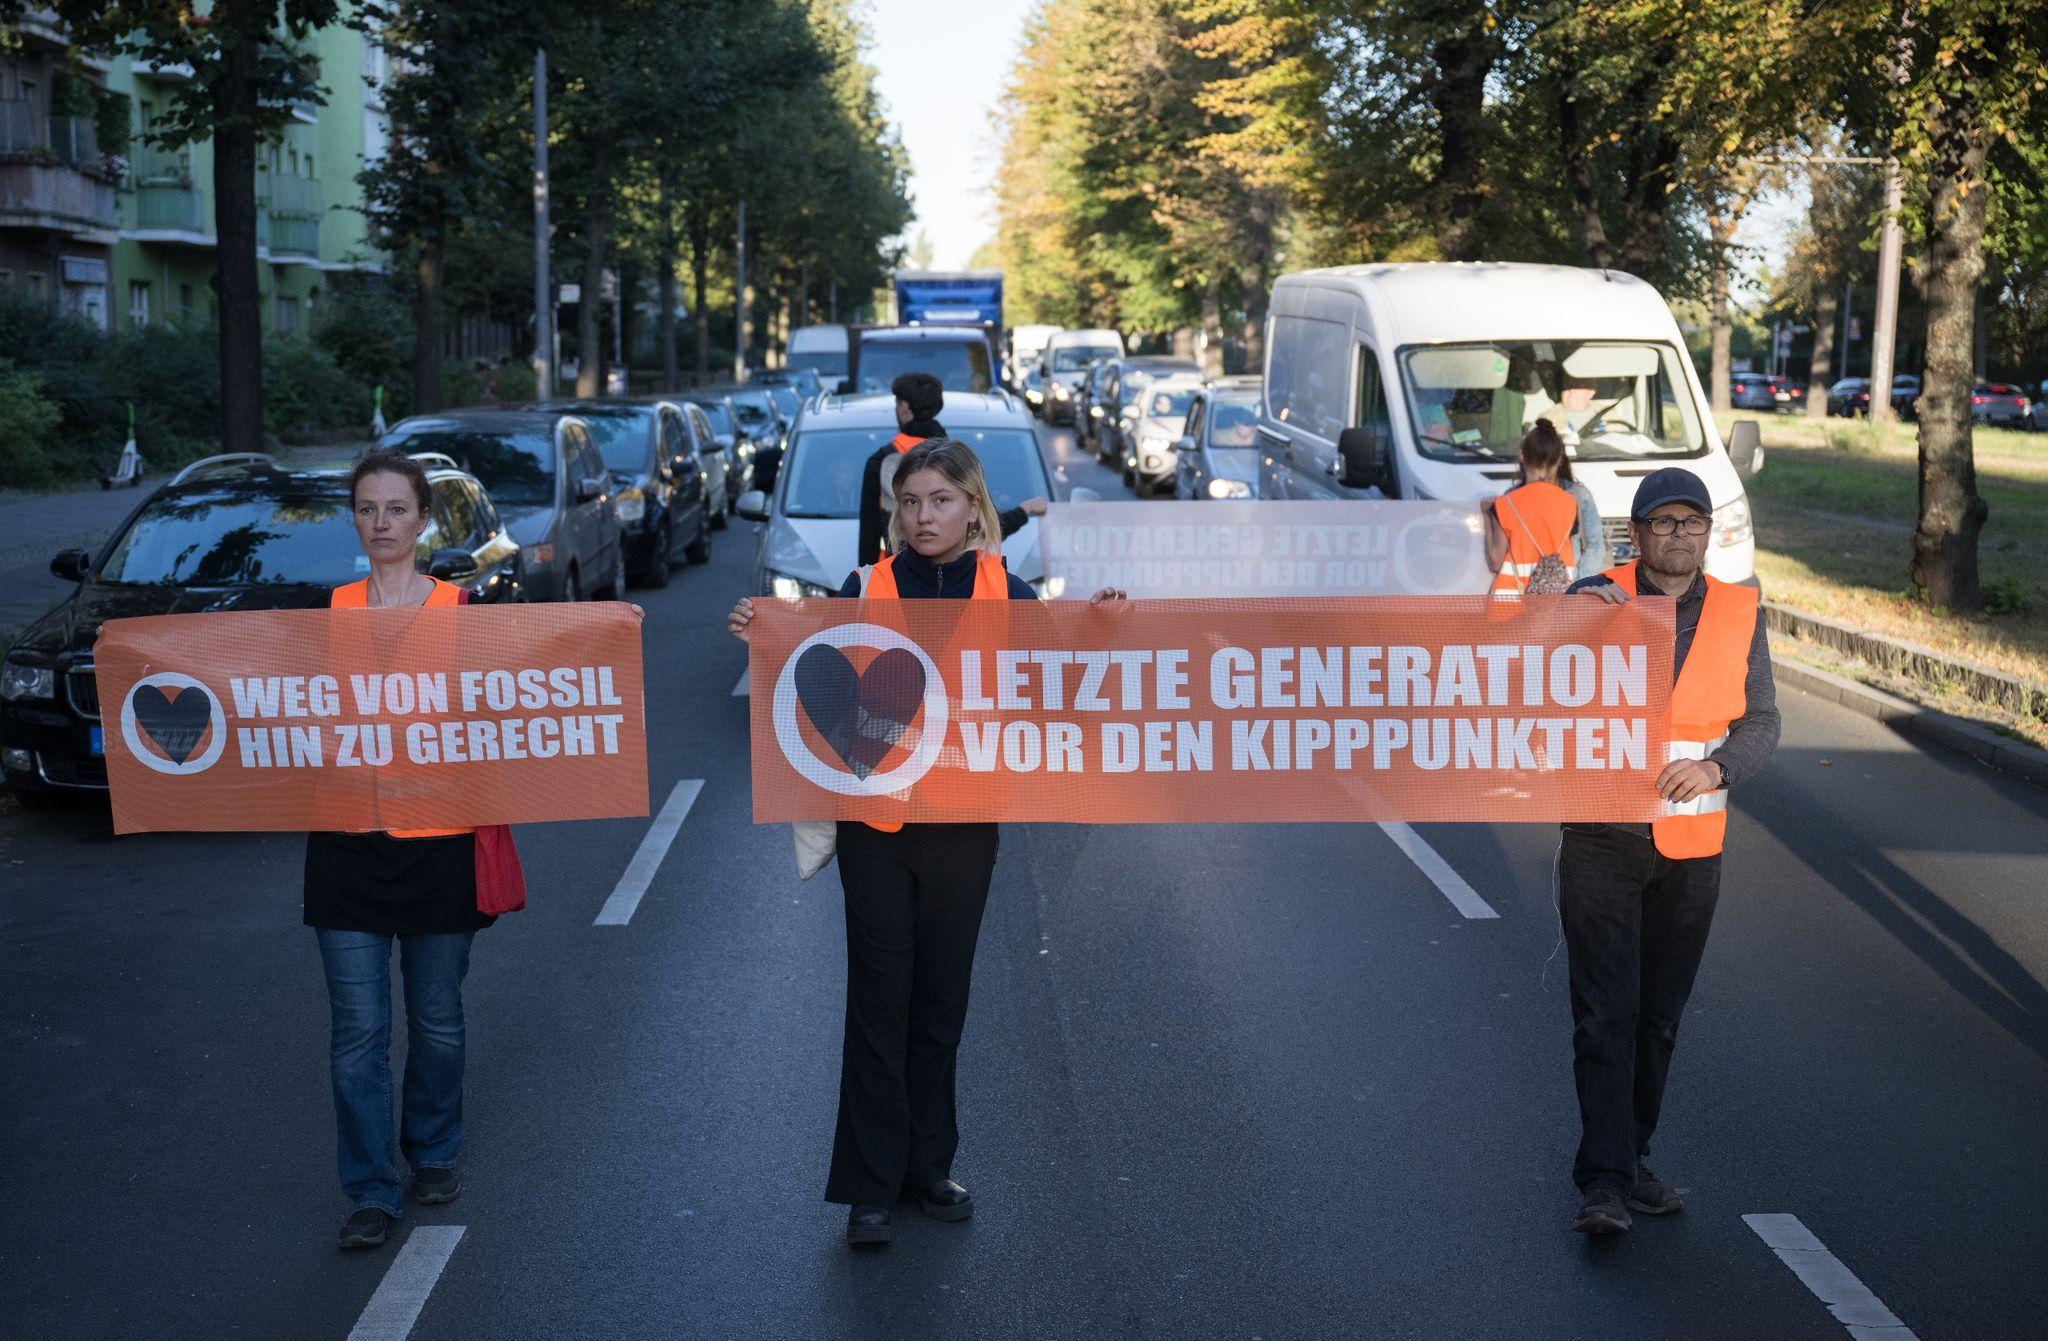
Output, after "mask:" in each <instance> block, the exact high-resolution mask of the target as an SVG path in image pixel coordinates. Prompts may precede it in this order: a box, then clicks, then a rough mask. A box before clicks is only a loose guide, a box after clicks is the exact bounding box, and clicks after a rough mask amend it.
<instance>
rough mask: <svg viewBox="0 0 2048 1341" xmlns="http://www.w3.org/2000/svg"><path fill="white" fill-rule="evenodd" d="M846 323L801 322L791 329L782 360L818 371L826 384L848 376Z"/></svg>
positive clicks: (797, 366) (791, 364) (790, 364)
mask: <svg viewBox="0 0 2048 1341" xmlns="http://www.w3.org/2000/svg"><path fill="white" fill-rule="evenodd" d="M846 346H847V341H846V327H844V326H799V327H797V328H796V329H795V330H793V331H791V332H790V333H789V350H788V353H787V354H786V356H785V357H784V359H783V362H785V363H786V364H788V365H789V366H790V367H792V368H810V369H813V370H814V371H816V373H817V374H818V376H819V378H820V379H822V380H823V381H824V383H825V385H826V387H827V388H829V387H831V385H832V384H833V383H834V382H836V381H838V380H839V379H840V378H842V377H844V376H846Z"/></svg>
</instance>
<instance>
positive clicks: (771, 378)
mask: <svg viewBox="0 0 2048 1341" xmlns="http://www.w3.org/2000/svg"><path fill="white" fill-rule="evenodd" d="M833 380H834V381H835V382H836V381H837V380H838V378H837V377H836V376H835V377H834V378H833ZM747 383H748V385H750V386H765V387H788V388H789V389H790V390H791V391H793V392H795V393H796V398H797V400H798V402H799V403H801V402H803V401H807V400H810V399H811V398H812V397H814V396H822V395H824V394H825V380H824V379H823V378H822V377H820V376H819V375H818V370H817V369H816V368H799V367H797V366H795V365H794V364H792V365H790V366H788V367H783V368H769V369H767V370H765V371H762V372H757V373H755V374H754V375H753V376H751V377H749V378H748V379H747ZM790 413H791V414H792V415H794V414H795V413H796V411H795V410H794V409H793V408H792V409H791V411H790Z"/></svg>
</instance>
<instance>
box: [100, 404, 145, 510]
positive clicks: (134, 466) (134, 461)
mask: <svg viewBox="0 0 2048 1341" xmlns="http://www.w3.org/2000/svg"><path fill="white" fill-rule="evenodd" d="M117 484H125V485H127V486H128V487H129V488H131V489H138V488H141V487H142V453H141V452H139V451H137V450H135V406H134V403H133V402H130V404H129V406H128V441H127V443H126V444H125V445H123V446H122V448H121V459H120V460H119V461H117V462H115V463H114V472H113V474H111V475H102V476H100V488H102V489H111V488H113V487H114V486H115V485H117Z"/></svg>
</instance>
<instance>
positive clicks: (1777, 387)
mask: <svg viewBox="0 0 2048 1341" xmlns="http://www.w3.org/2000/svg"><path fill="white" fill-rule="evenodd" d="M1728 400H1729V403H1730V404H1731V405H1733V406H1734V407H1735V408H1736V409H1738V410H1791V411H1794V412H1797V411H1799V410H1803V409H1805V408H1806V388H1805V387H1804V386H1802V385H1800V384H1799V383H1797V382H1795V381H1793V380H1792V379H1791V378H1789V377H1777V376H1774V375H1772V374H1770V373H1731V374H1729V377H1728Z"/></svg>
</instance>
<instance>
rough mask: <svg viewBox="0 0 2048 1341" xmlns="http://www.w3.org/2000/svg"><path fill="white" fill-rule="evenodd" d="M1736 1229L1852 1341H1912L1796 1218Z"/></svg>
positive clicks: (1771, 1218) (1760, 1220)
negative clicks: (1767, 1253)
mask: <svg viewBox="0 0 2048 1341" xmlns="http://www.w3.org/2000/svg"><path fill="white" fill-rule="evenodd" d="M1742 1223H1744V1224H1746V1225H1748V1226H1749V1227H1750V1228H1751V1229H1753V1230H1755V1231H1756V1236H1757V1237H1758V1238H1760V1239H1762V1240H1763V1241H1764V1243H1765V1245H1766V1246H1768V1247H1769V1248H1770V1250H1771V1251H1772V1252H1774V1253H1776V1254H1777V1255H1778V1260H1779V1261H1781V1262H1783V1263H1784V1264H1785V1265H1786V1266H1788V1267H1791V1268H1792V1274H1793V1275H1795V1276H1797V1277H1799V1283H1800V1284H1802V1285H1804V1286H1805V1287H1806V1288H1807V1289H1809V1290H1811V1291H1813V1294H1814V1297H1815V1298H1816V1299H1818V1300H1820V1301H1821V1302H1822V1303H1823V1304H1826V1305H1827V1306H1828V1312H1830V1313H1832V1314H1834V1315H1835V1321H1836V1322H1839V1323H1841V1324H1842V1325H1843V1326H1844V1327H1846V1328H1848V1329H1849V1335H1850V1336H1852V1337H1855V1338H1856V1341H1918V1338H1917V1337H1915V1336H1914V1335H1913V1329H1912V1328H1910V1327H1908V1326H1906V1324H1905V1323H1903V1322H1900V1321H1899V1320H1898V1317H1897V1316H1896V1315H1895V1314H1893V1312H1892V1311H1891V1310H1890V1309H1888V1308H1886V1307H1885V1306H1884V1301H1883V1300H1881V1299H1879V1298H1878V1297H1877V1296H1876V1295H1874V1294H1872V1293H1871V1292H1870V1287H1868V1286H1867V1285H1865V1284H1864V1283H1863V1282H1862V1281H1860V1280H1858V1279H1856V1273H1855V1272H1853V1271H1851V1270H1849V1268H1848V1267H1846V1266H1843V1265H1842V1260H1841V1259H1840V1258H1838V1257H1836V1256H1835V1255H1834V1254H1833V1253H1831V1252H1829V1251H1828V1250H1827V1247H1826V1245H1824V1244H1823V1243H1822V1242H1821V1241H1820V1240H1819V1239H1817V1238H1815V1237H1814V1236H1813V1231H1812V1230H1810V1229H1808V1228H1807V1227H1806V1226H1805V1225H1803V1224H1801V1223H1800V1222H1799V1217H1798V1216H1796V1215H1787V1214H1784V1213H1782V1212H1773V1213H1771V1214H1752V1215H1745V1216H1743V1217H1742Z"/></svg>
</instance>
